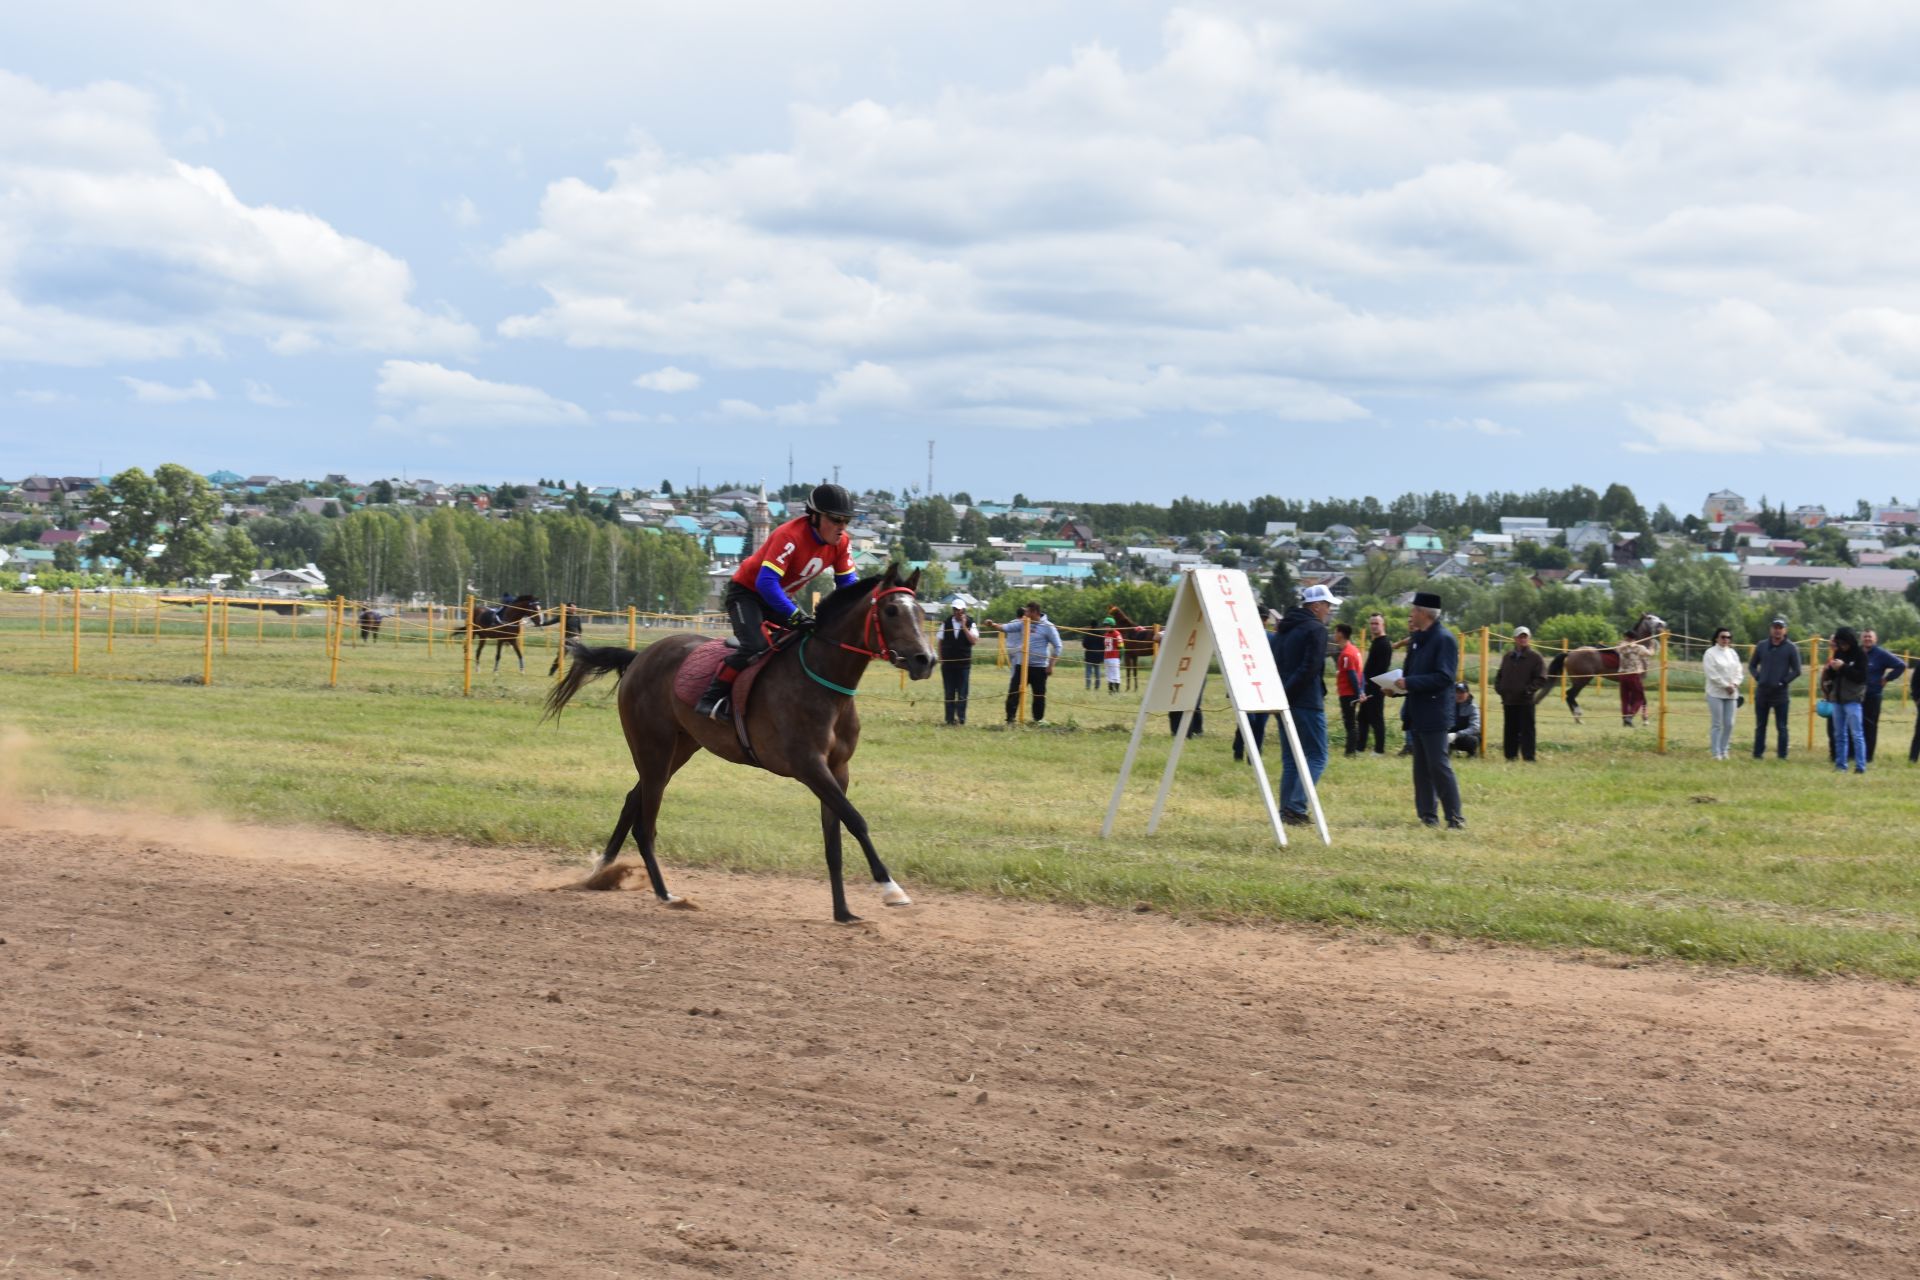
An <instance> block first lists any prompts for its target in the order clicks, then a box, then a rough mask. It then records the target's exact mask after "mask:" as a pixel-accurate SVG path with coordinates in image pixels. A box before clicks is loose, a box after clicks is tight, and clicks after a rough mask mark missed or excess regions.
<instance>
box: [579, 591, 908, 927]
mask: <svg viewBox="0 0 1920 1280" xmlns="http://www.w3.org/2000/svg"><path fill="white" fill-rule="evenodd" d="M919 585H920V573H919V571H918V570H915V571H914V574H913V576H912V577H910V578H907V579H905V580H902V579H901V578H900V577H899V576H898V574H897V573H896V571H895V568H894V566H892V565H888V566H887V571H886V572H885V573H884V574H882V575H880V576H878V577H872V578H862V579H861V580H860V581H858V582H854V583H850V584H848V585H847V586H844V587H842V588H840V589H839V590H838V591H836V592H834V593H833V594H832V595H830V596H828V597H827V598H826V599H825V600H824V601H822V602H821V604H820V610H819V613H818V614H817V615H816V618H815V625H814V628H813V630H812V632H811V633H810V634H803V635H802V637H801V638H800V641H799V642H798V643H795V644H785V645H782V646H781V647H780V649H779V651H778V652H777V653H775V654H774V655H773V656H772V657H771V658H768V659H766V663H767V666H766V668H765V669H764V670H763V671H761V672H760V673H759V674H758V675H757V676H756V677H755V682H754V685H753V688H752V691H751V693H750V695H749V696H748V700H747V710H746V717H747V740H748V741H749V742H750V743H752V745H753V754H754V756H755V757H756V761H757V763H758V764H759V765H760V767H761V768H763V769H765V770H767V771H768V772H769V773H774V774H778V775H779V776H781V777H783V778H792V779H794V780H795V781H796V782H799V783H800V784H802V785H803V786H805V787H806V788H807V789H808V790H809V791H811V792H813V794H814V795H816V796H818V797H819V798H820V828H821V831H822V833H823V835H824V836H825V839H826V853H827V875H828V878H829V879H831V880H832V882H833V918H834V919H835V920H838V921H840V922H841V923H843V924H844V923H847V922H850V921H853V920H857V919H858V918H859V917H857V916H855V915H854V914H853V913H852V912H850V911H848V910H847V893H846V888H845V886H844V885H843V884H842V883H841V879H840V828H841V826H842V825H843V824H844V825H845V826H846V829H847V830H849V831H851V832H853V838H854V839H855V840H858V841H859V842H860V851H861V852H862V853H864V854H866V855H867V869H868V870H869V871H871V872H872V873H873V880H874V883H875V884H877V885H879V886H880V901H881V902H882V903H883V904H885V905H886V906H890V907H903V906H907V905H908V904H909V903H910V902H911V899H909V898H908V897H907V895H906V892H905V891H904V890H902V889H901V888H900V886H899V885H897V884H895V883H894V882H893V877H892V876H891V875H890V874H889V873H888V872H887V868H886V867H885V865H884V864H882V863H881V861H880V855H879V854H878V853H876V852H875V851H874V847H873V841H872V839H871V838H870V837H869V836H868V834H867V820H866V819H865V818H863V817H861V816H860V813H859V811H858V810H857V809H855V808H854V807H853V804H852V802H851V801H849V800H848V799H847V779H848V776H849V774H848V770H847V762H848V761H849V760H851V759H852V758H853V751H854V748H855V747H857V746H858V745H859V743H860V713H859V711H858V710H857V709H856V708H855V707H854V702H853V693H854V690H855V689H856V688H857V687H858V686H859V684H860V677H861V675H862V674H863V673H864V672H865V671H866V669H867V663H868V662H869V661H871V660H872V659H874V658H884V659H885V660H887V661H888V662H891V663H892V664H893V665H894V666H896V667H900V668H902V669H904V670H905V671H906V673H907V674H908V675H909V676H911V677H912V678H913V679H915V680H925V679H926V678H927V677H928V676H930V675H932V674H933V671H934V668H935V667H936V666H938V665H939V663H938V661H937V660H936V659H935V657H934V654H933V651H932V650H931V649H929V648H928V647H927V641H926V637H925V636H924V635H922V634H921V630H920V609H919V606H918V604H917V603H916V602H915V599H914V590H915V588H916V587H918V586H919ZM704 643H706V640H705V638H704V637H701V636H697V635H678V636H668V637H667V638H666V639H664V640H661V641H658V642H656V643H654V644H652V645H649V646H648V647H647V648H646V649H644V650H640V651H638V652H636V651H635V650H632V649H614V648H590V647H588V646H586V645H583V644H581V643H580V642H578V641H574V642H573V643H571V644H569V645H568V646H567V651H568V653H569V654H571V655H572V657H573V660H574V661H573V665H572V667H571V668H569V669H568V671H567V674H566V675H565V676H564V677H562V679H561V680H560V682H559V683H558V684H556V685H555V686H554V687H553V691H552V692H551V693H549V694H548V695H547V710H546V716H543V717H541V718H542V719H546V718H547V717H548V716H557V715H559V714H560V712H561V710H562V708H564V707H565V706H566V705H567V703H568V701H570V700H571V699H572V697H573V695H574V694H575V693H576V692H577V691H578V690H579V689H580V686H582V685H583V684H585V683H587V682H588V681H589V680H592V679H594V678H596V677H598V676H601V675H604V674H605V673H607V672H609V671H617V672H619V673H620V685H619V687H618V688H617V689H616V690H615V691H614V699H615V701H616V702H617V703H618V704H619V707H620V727H621V728H622V729H623V730H625V732H626V736H627V750H628V751H629V752H630V753H631V754H632V756H633V767H634V769H635V770H636V771H637V772H638V773H639V775H640V780H639V781H638V782H637V783H635V784H634V787H633V790H631V791H629V792H628V793H627V798H626V802H625V804H623V805H622V806H621V809H620V820H619V822H618V823H616V824H615V826H614V828H613V836H612V837H611V838H610V839H609V840H608V841H607V847H606V848H605V849H604V850H602V851H601V854H600V870H599V872H597V873H596V874H595V875H594V876H593V877H591V878H589V880H588V881H587V885H588V887H591V888H613V887H614V886H616V885H618V884H619V883H620V881H621V879H623V878H624V876H623V875H608V874H606V873H607V871H608V869H609V868H611V867H612V866H613V862H614V860H615V859H616V858H618V857H619V856H620V848H621V845H622V844H624V843H625V841H626V838H627V835H628V833H629V832H631V833H632V835H633V842H634V843H635V844H636V845H638V846H639V848H640V857H641V858H642V859H643V860H645V862H646V864H647V878H648V879H649V880H651V881H652V882H653V893H654V896H655V897H657V898H659V899H660V901H662V902H673V901H675V899H674V897H673V895H672V894H670V893H668V892H667V883H666V881H665V880H663V879H662V878H661V876H660V864H659V862H658V861H657V860H656V859H655V858H654V852H653V843H654V826H655V823H656V821H657V820H658V818H659V816H660V797H661V795H662V794H663V793H664V792H665V791H666V789H667V782H668V780H669V779H671V778H672V777H673V775H674V773H675V772H676V771H677V770H678V769H679V768H680V766H681V765H683V764H685V763H686V762H687V761H688V760H689V759H690V758H691V757H692V756H693V753H694V752H696V751H698V750H700V749H701V748H702V747H705V748H706V749H707V750H708V751H711V752H713V754H715V755H717V756H719V757H720V758H721V759H722V760H726V761H728V762H730V763H733V764H746V763H749V761H748V759H747V756H746V753H745V752H744V751H743V750H742V749H741V746H740V740H739V737H738V736H737V734H736V732H735V729H734V726H733V724H732V723H731V722H730V721H714V720H709V719H705V718H704V717H701V716H697V715H695V714H694V712H693V707H692V706H690V705H689V704H687V703H684V702H682V701H680V699H679V698H678V697H676V696H675V694H674V677H675V675H676V674H678V672H679V670H680V667H681V664H682V663H684V662H686V660H687V657H688V655H689V654H691V653H692V652H693V651H694V650H695V649H697V648H698V647H699V646H701V645H702V644H704ZM621 870H624V868H622V869H621Z"/></svg>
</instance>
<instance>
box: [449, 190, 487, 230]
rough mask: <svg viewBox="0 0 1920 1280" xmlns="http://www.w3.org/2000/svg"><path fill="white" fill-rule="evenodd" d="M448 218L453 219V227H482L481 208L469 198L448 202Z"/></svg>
mask: <svg viewBox="0 0 1920 1280" xmlns="http://www.w3.org/2000/svg"><path fill="white" fill-rule="evenodd" d="M447 216H448V217H450V218H452V219H453V225H454V226H456V227H460V228H463V229H464V228H467V227H477V226H479V225H480V208H479V206H478V205H476V204H474V202H473V201H472V200H471V199H470V198H468V197H467V196H460V197H459V198H457V199H454V200H449V201H448V202H447Z"/></svg>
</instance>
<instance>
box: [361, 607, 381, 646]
mask: <svg viewBox="0 0 1920 1280" xmlns="http://www.w3.org/2000/svg"><path fill="white" fill-rule="evenodd" d="M360 638H361V639H362V640H364V641H366V642H367V643H368V644H372V643H373V642H374V641H376V640H378V639H379V638H380V611H379V610H378V609H376V608H374V607H373V606H372V605H368V606H367V607H366V608H364V609H362V610H361V611H360Z"/></svg>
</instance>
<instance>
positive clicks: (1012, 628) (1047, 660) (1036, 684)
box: [987, 600, 1060, 724]
mask: <svg viewBox="0 0 1920 1280" xmlns="http://www.w3.org/2000/svg"><path fill="white" fill-rule="evenodd" d="M987 625H988V626H990V627H992V628H993V629H994V630H996V631H998V632H1000V633H1001V634H1002V635H1004V636H1006V637H1008V643H1007V649H1008V653H1009V655H1010V656H1011V657H1012V659H1013V681H1012V683H1011V684H1009V685H1008V686H1007V723H1008V724H1012V723H1013V717H1014V715H1015V713H1016V712H1018V711H1019V710H1020V678H1021V677H1020V673H1021V672H1022V671H1023V670H1024V671H1025V672H1026V685H1027V692H1028V693H1030V694H1031V695H1032V696H1033V723H1035V724H1043V723H1045V721H1046V718H1047V675H1048V673H1049V672H1051V671H1052V670H1053V662H1054V659H1055V658H1057V657H1059V656H1060V631H1059V629H1058V628H1057V627H1055V626H1054V625H1053V623H1051V622H1049V621H1048V620H1047V615H1046V614H1044V613H1042V612H1041V611H1040V602H1039V601H1038V600H1029V601H1027V602H1026V603H1025V604H1023V605H1021V606H1020V613H1019V616H1017V617H1014V618H1009V619H1008V620H1007V621H1005V622H994V621H992V620H991V619H989V620H988V622H987Z"/></svg>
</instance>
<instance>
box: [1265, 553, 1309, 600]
mask: <svg viewBox="0 0 1920 1280" xmlns="http://www.w3.org/2000/svg"><path fill="white" fill-rule="evenodd" d="M1299 603H1300V589H1299V587H1298V585H1297V584H1296V583H1295V581H1294V576H1293V566H1292V565H1291V564H1289V563H1288V562H1287V561H1286V560H1284V559H1281V560H1276V561H1274V562H1273V576H1271V577H1269V578H1268V579H1267V585H1266V586H1265V587H1263V588H1261V590H1260V607H1261V608H1263V609H1278V610H1279V611H1280V612H1282V613H1285V612H1286V611H1287V610H1289V609H1291V608H1293V606H1295V605H1296V604H1299Z"/></svg>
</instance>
